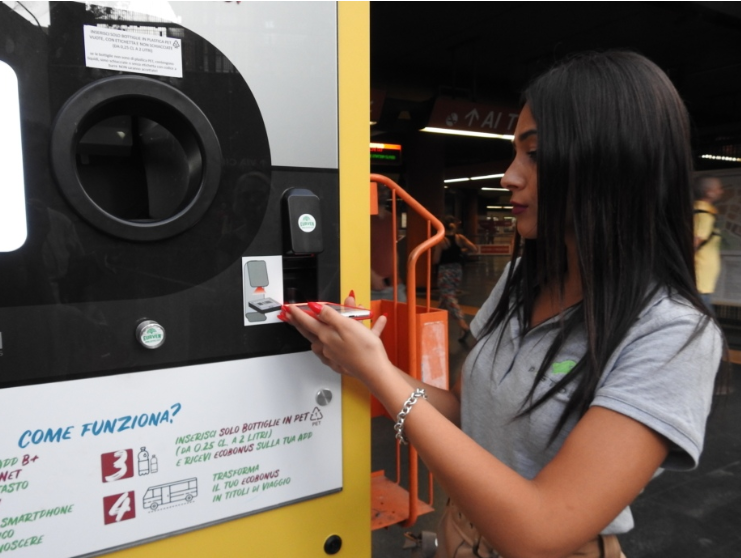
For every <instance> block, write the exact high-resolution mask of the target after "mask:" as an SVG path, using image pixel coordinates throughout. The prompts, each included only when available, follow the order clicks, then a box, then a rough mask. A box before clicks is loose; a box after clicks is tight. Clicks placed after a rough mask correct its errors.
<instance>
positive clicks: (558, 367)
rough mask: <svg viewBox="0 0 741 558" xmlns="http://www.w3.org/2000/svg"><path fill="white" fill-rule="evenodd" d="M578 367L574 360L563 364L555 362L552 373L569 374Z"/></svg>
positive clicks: (565, 361)
mask: <svg viewBox="0 0 741 558" xmlns="http://www.w3.org/2000/svg"><path fill="white" fill-rule="evenodd" d="M574 366H576V363H575V362H574V361H573V360H564V361H563V362H554V363H553V366H552V372H553V373H554V374H559V375H561V374H568V373H569V372H571V369H572V368H574Z"/></svg>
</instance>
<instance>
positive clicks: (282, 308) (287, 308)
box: [280, 304, 291, 312]
mask: <svg viewBox="0 0 741 558" xmlns="http://www.w3.org/2000/svg"><path fill="white" fill-rule="evenodd" d="M280 309H281V310H282V311H283V312H290V311H291V309H290V308H289V307H288V305H287V304H281V306H280Z"/></svg>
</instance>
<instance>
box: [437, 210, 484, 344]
mask: <svg viewBox="0 0 741 558" xmlns="http://www.w3.org/2000/svg"><path fill="white" fill-rule="evenodd" d="M443 224H444V225H445V237H444V238H443V240H442V242H440V243H439V244H436V245H435V248H434V249H433V255H432V260H433V262H435V263H436V264H437V265H438V267H437V287H438V289H439V290H440V304H439V305H438V308H440V309H447V310H448V311H449V312H450V313H451V314H452V315H453V317H454V318H455V320H456V322H457V323H458V326H459V327H460V329H461V332H460V335H459V336H458V341H459V342H461V343H462V342H464V341H465V340H466V338H467V337H468V335H469V334H470V331H471V330H470V328H469V326H468V322H466V320H465V318H464V317H463V312H462V311H461V307H460V306H459V305H458V289H460V286H461V281H462V279H463V259H464V257H465V254H466V253H468V252H476V251H477V250H478V247H477V246H476V245H475V244H474V243H473V242H471V241H470V240H468V239H467V238H466V237H465V236H464V235H463V234H461V233H459V232H458V220H457V219H456V218H455V217H453V216H452V215H446V216H445V217H444V218H443Z"/></svg>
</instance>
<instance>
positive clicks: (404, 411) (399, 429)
mask: <svg viewBox="0 0 741 558" xmlns="http://www.w3.org/2000/svg"><path fill="white" fill-rule="evenodd" d="M420 398H422V399H427V394H426V393H425V390H423V389H422V388H417V389H415V390H414V391H413V392H412V395H410V396H409V399H407V400H406V402H405V403H404V406H403V407H402V408H401V411H399V414H398V415H396V424H395V425H394V430H395V431H396V439H397V440H399V442H401V443H402V444H404V445H407V444H408V443H409V442H408V441H407V439H406V438H405V437H404V421H405V420H406V418H407V415H408V414H409V413H410V412H411V411H412V407H413V406H414V404H415V403H416V402H417V401H419V399H420Z"/></svg>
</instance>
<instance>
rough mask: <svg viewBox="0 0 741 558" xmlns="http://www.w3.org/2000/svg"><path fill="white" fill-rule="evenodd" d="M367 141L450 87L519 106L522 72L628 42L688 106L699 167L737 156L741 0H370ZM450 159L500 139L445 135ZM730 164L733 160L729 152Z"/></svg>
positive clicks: (487, 158) (418, 117)
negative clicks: (378, 100) (371, 93)
mask: <svg viewBox="0 0 741 558" xmlns="http://www.w3.org/2000/svg"><path fill="white" fill-rule="evenodd" d="M370 11H371V87H372V89H374V90H378V91H382V92H383V93H384V94H385V100H384V103H383V112H382V113H381V116H380V118H379V120H378V123H377V124H376V125H375V126H372V127H371V136H372V139H373V140H374V141H386V142H392V141H393V142H397V143H402V144H403V142H404V138H406V137H408V135H409V134H412V133H417V130H419V129H421V128H422V127H424V125H425V124H426V121H427V119H428V117H429V114H430V110H431V108H432V106H433V104H434V101H435V99H436V98H438V97H448V98H454V99H459V100H466V101H472V102H478V103H491V104H499V105H509V106H515V107H516V106H518V105H519V98H520V92H521V91H522V89H523V88H524V86H525V85H526V84H527V83H528V81H529V80H530V79H531V78H532V77H534V76H536V75H538V74H539V73H540V72H542V71H543V70H545V69H546V68H548V67H549V66H551V65H552V64H553V63H554V62H555V61H557V60H559V59H561V58H562V57H564V56H566V55H569V54H571V53H574V52H580V51H584V50H605V49H629V50H633V51H636V52H639V53H641V54H644V55H645V56H647V57H648V58H650V59H651V60H653V61H654V62H656V63H657V64H658V65H659V66H661V67H662V68H663V69H664V70H665V71H666V72H667V74H668V75H669V77H670V78H671V79H672V81H673V82H674V84H675V86H676V87H677V89H678V90H679V92H680V94H681V95H682V97H683V98H684V100H685V103H686V105H687V107H688V109H689V111H690V115H691V118H692V122H693V148H694V151H695V154H696V156H697V157H696V161H695V164H696V168H698V169H702V168H720V167H722V168H727V167H728V166H729V165H730V166H735V165H734V164H733V163H726V162H721V163H718V162H713V161H708V160H704V159H699V155H701V154H706V153H707V154H728V155H731V156H737V157H741V3H738V2H426V1H425V2H371V7H370ZM445 153H446V155H445V164H446V170H447V171H449V172H448V174H450V172H454V169H456V168H460V169H464V168H465V167H467V166H477V165H481V164H482V163H487V162H494V161H498V160H507V159H509V158H510V157H511V146H510V145H509V144H508V142H506V141H503V140H488V139H485V140H482V139H473V138H457V137H452V136H451V137H446V140H445ZM737 164H738V163H737Z"/></svg>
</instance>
